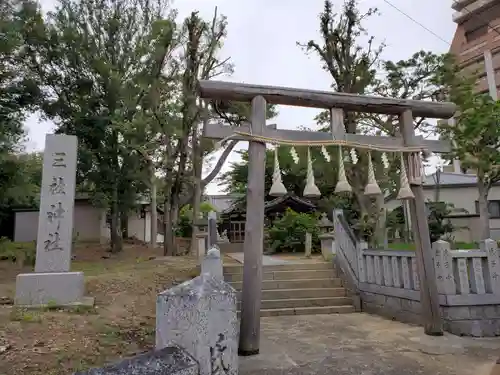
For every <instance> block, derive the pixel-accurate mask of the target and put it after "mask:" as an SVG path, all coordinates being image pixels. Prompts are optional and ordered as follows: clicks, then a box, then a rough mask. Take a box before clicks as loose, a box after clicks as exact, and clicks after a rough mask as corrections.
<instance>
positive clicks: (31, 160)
mask: <svg viewBox="0 0 500 375" xmlns="http://www.w3.org/2000/svg"><path fill="white" fill-rule="evenodd" d="M20 5H21V3H20V1H16V0H8V1H3V2H2V3H1V4H0V225H1V220H2V218H3V217H4V216H5V215H6V214H7V213H8V211H9V209H11V208H12V206H16V205H23V204H26V205H29V204H33V203H36V202H35V201H36V195H37V193H38V191H39V185H40V180H39V179H38V177H37V174H36V173H37V171H36V168H33V166H34V165H35V164H36V163H37V162H38V161H39V158H38V156H36V155H22V154H21V152H22V150H23V145H22V142H23V140H24V135H25V130H24V127H23V121H24V120H25V118H26V114H27V113H28V111H30V110H31V108H32V105H33V103H34V101H35V100H36V98H37V95H38V90H37V87H36V85H34V84H33V81H32V80H31V77H30V76H29V74H27V73H28V72H27V71H26V70H25V69H24V65H23V56H22V37H21V29H22V27H23V20H22V17H21V13H20V9H21V8H20ZM39 172H41V168H40V171H39ZM40 177H41V176H40Z"/></svg>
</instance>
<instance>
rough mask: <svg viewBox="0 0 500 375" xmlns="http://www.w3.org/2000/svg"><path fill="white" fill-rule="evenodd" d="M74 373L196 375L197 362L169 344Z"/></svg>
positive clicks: (83, 374) (98, 374)
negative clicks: (113, 362) (103, 365)
mask: <svg viewBox="0 0 500 375" xmlns="http://www.w3.org/2000/svg"><path fill="white" fill-rule="evenodd" d="M74 375H198V364H197V363H196V361H195V359H194V358H193V357H192V356H191V355H189V354H188V353H187V352H186V351H185V350H183V349H182V348H179V347H177V346H169V347H166V348H163V349H160V350H155V351H151V352H148V353H144V354H140V355H137V356H135V357H132V358H127V359H124V360H122V361H120V362H117V363H115V364H112V365H108V366H105V367H101V368H93V369H90V370H87V371H78V372H75V373H74Z"/></svg>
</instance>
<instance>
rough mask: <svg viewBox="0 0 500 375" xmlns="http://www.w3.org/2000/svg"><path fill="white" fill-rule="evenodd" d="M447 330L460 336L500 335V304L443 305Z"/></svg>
mask: <svg viewBox="0 0 500 375" xmlns="http://www.w3.org/2000/svg"><path fill="white" fill-rule="evenodd" d="M442 316H443V321H444V328H445V330H446V331H448V332H451V333H453V334H455V335H459V336H474V337H495V336H500V306H498V305H496V306H495V305H479V306H478V305H476V306H450V307H447V306H443V307H442Z"/></svg>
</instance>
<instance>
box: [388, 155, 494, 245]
mask: <svg viewBox="0 0 500 375" xmlns="http://www.w3.org/2000/svg"><path fill="white" fill-rule="evenodd" d="M457 166H458V165H457V164H455V165H454V166H452V165H449V166H445V168H444V170H443V171H442V172H441V173H440V174H439V177H438V175H437V174H432V175H428V176H426V179H425V182H424V185H423V188H424V197H425V200H426V201H431V202H436V201H439V202H446V203H450V204H452V205H453V206H454V211H453V212H452V214H451V215H450V217H449V219H450V220H451V222H452V224H453V225H454V226H455V228H456V230H455V232H453V234H452V237H453V240H454V241H457V242H478V241H480V233H481V230H480V223H479V210H478V190H477V185H476V183H477V176H476V175H475V174H467V173H462V172H461V171H460V169H457ZM438 178H439V180H438ZM488 202H489V211H490V229H491V237H492V238H493V239H495V240H500V184H496V185H494V186H493V187H492V188H491V190H490V193H489V195H488ZM398 206H401V201H399V200H395V199H394V200H391V201H389V202H387V205H386V208H387V210H388V211H392V210H393V209H395V208H396V207H398Z"/></svg>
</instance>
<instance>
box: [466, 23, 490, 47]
mask: <svg viewBox="0 0 500 375" xmlns="http://www.w3.org/2000/svg"><path fill="white" fill-rule="evenodd" d="M486 34H488V24H485V25H482V26H479V27H477V28H475V29H473V30H469V31H466V32H465V40H466V41H467V43H470V42H473V41H474V40H476V39H479V38H481V37H482V36H485V35H486Z"/></svg>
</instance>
